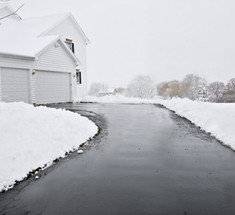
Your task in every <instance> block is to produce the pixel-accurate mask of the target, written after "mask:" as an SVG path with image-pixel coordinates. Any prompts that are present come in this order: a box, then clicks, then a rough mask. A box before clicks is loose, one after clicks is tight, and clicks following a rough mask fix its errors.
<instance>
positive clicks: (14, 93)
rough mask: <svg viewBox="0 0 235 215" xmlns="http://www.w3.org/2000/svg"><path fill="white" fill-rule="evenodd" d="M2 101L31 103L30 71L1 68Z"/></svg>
mask: <svg viewBox="0 0 235 215" xmlns="http://www.w3.org/2000/svg"><path fill="white" fill-rule="evenodd" d="M0 80H1V85H2V89H1V90H2V101H4V102H13V101H15V102H19V101H23V102H27V103H28V102H30V101H29V98H30V95H29V70H27V69H15V68H1V79H0Z"/></svg>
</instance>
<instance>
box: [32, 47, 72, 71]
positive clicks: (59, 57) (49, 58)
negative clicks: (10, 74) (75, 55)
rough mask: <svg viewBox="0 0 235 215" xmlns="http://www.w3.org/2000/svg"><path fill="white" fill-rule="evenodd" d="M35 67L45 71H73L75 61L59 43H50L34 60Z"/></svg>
mask: <svg viewBox="0 0 235 215" xmlns="http://www.w3.org/2000/svg"><path fill="white" fill-rule="evenodd" d="M34 68H35V69H39V70H47V71H61V72H75V70H76V66H75V62H74V61H73V60H72V58H71V56H69V54H68V53H67V52H66V50H65V49H64V48H63V47H61V45H60V44H59V43H56V44H54V45H52V46H51V47H50V48H48V49H47V50H46V51H45V52H43V53H42V54H41V55H40V56H39V59H38V60H36V61H35V67H34Z"/></svg>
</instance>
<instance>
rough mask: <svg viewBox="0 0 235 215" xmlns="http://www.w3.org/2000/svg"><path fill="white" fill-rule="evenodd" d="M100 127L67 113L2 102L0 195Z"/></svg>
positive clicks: (83, 118)
mask: <svg viewBox="0 0 235 215" xmlns="http://www.w3.org/2000/svg"><path fill="white" fill-rule="evenodd" d="M97 131H98V128H97V126H96V125H95V124H94V123H93V122H91V121H90V120H89V119H87V118H85V117H82V116H80V115H79V114H76V113H72V112H69V111H66V110H56V109H52V108H47V107H34V106H32V105H28V104H25V103H3V102H0V191H2V190H7V189H9V188H11V187H12V185H13V184H14V183H15V181H21V180H22V179H23V178H25V177H26V176H27V174H28V173H29V172H30V171H32V170H35V169H37V168H38V167H45V165H47V166H49V165H51V164H52V163H53V160H55V159H56V158H59V157H64V156H65V153H66V152H69V151H71V150H76V149H78V148H79V145H80V144H82V143H84V142H86V141H87V140H88V139H89V138H91V137H93V136H94V135H95V134H96V133H97Z"/></svg>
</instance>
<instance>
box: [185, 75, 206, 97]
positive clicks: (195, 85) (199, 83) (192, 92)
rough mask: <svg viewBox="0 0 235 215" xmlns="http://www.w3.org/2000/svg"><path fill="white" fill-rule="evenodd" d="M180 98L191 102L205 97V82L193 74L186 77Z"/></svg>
mask: <svg viewBox="0 0 235 215" xmlns="http://www.w3.org/2000/svg"><path fill="white" fill-rule="evenodd" d="M181 93H182V96H183V97H185V98H189V99H191V100H197V99H200V97H206V96H207V81H206V80H205V79H204V78H202V77H200V76H198V75H194V74H189V75H186V77H185V78H184V79H183V82H182V87H181Z"/></svg>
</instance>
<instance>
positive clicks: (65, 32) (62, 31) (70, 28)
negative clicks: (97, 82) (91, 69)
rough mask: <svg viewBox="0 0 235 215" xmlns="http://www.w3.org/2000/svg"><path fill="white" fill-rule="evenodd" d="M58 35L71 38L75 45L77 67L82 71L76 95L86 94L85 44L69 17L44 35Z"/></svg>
mask: <svg viewBox="0 0 235 215" xmlns="http://www.w3.org/2000/svg"><path fill="white" fill-rule="evenodd" d="M56 34H57V35H60V36H61V39H62V40H63V41H65V39H66V38H68V39H72V40H73V42H74V46H75V55H76V56H77V58H78V59H79V60H80V62H81V65H79V66H78V69H79V70H80V71H81V72H82V84H77V86H76V88H77V97H81V96H84V95H87V63H86V54H87V53H86V44H85V42H84V40H83V39H82V36H81V34H80V33H79V31H78V30H77V28H76V27H75V26H74V24H73V22H72V21H71V18H69V17H68V18H67V19H65V20H64V21H63V22H62V23H60V25H58V26H56V27H54V28H53V29H51V30H50V31H49V32H47V33H46V35H56Z"/></svg>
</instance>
